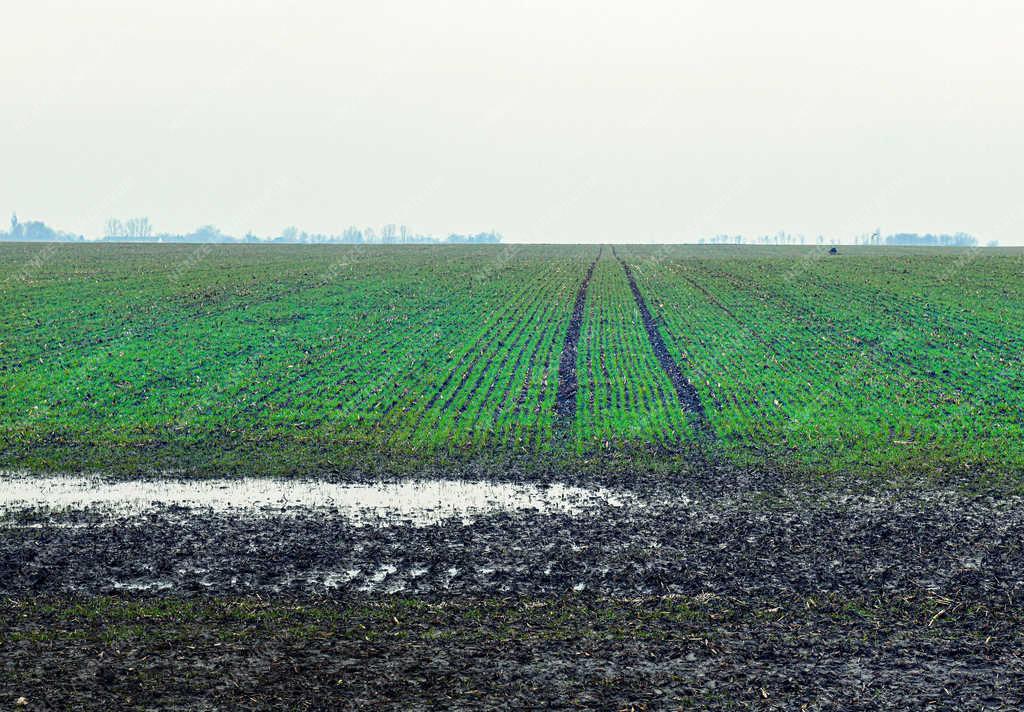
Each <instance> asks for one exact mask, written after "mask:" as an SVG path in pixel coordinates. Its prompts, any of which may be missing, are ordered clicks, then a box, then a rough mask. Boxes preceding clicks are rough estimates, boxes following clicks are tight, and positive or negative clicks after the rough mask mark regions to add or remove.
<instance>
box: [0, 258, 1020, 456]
mask: <svg viewBox="0 0 1024 712" xmlns="http://www.w3.org/2000/svg"><path fill="white" fill-rule="evenodd" d="M598 255H599V248H598V247H597V246H571V247H551V246H536V247H532V246H531V247H523V246H476V247H454V246H446V247H404V246H403V247H342V246H323V247H314V246H287V247H286V246H212V245H204V246H161V245H149V246H137V245H27V244H7V245H2V246H0V289H2V301H0V393H2V398H0V464H2V466H4V467H7V468H16V469H38V470H53V469H57V470H66V469H73V470H81V469H94V468H104V467H114V468H119V469H125V468H146V469H167V468H175V469H178V468H180V469H185V470H190V471H196V472H224V471H233V470H239V469H245V470H248V471H265V472H267V473H292V472H308V473H315V472H317V471H325V470H338V471H343V470H356V469H360V470H364V469H387V468H398V469H404V470H407V469H410V468H417V467H421V466H426V465H428V464H430V463H435V464H436V463H439V462H443V463H462V462H464V463H474V462H476V463H480V462H487V463H491V464H498V465H500V463H501V462H502V461H504V460H506V459H509V458H518V459H523V458H527V459H529V458H537V461H538V462H539V461H541V460H543V461H544V462H548V463H550V462H552V461H557V460H558V459H559V458H564V459H565V460H566V462H592V461H593V460H594V459H595V458H598V459H600V458H610V459H614V460H615V461H616V462H618V463H625V464H627V465H628V464H630V463H633V464H635V465H636V466H637V467H641V466H643V465H644V463H646V462H648V461H650V460H651V459H656V457H657V456H658V455H664V456H666V457H667V458H682V459H685V458H687V457H688V456H689V455H690V454H693V453H697V452H699V453H701V455H702V457H712V458H719V459H721V460H722V461H723V462H729V463H736V464H739V465H757V466H762V465H771V466H778V467H785V468H791V469H796V470H801V471H807V472H817V473H829V472H836V471H841V470H842V471H852V472H855V473H860V472H863V473H865V474H877V473H883V474H884V473H890V472H893V471H897V470H898V471H902V472H915V473H922V474H931V473H936V472H937V473H946V474H956V475H957V476H960V475H961V474H962V473H967V474H979V473H980V474H986V475H1014V476H1016V475H1019V474H1020V473H1021V472H1022V471H1024V448H1022V447H1021V442H1022V435H1024V362H1022V358H1024V251H1021V250H996V249H985V250H976V251H966V250H964V251H956V250H928V249H912V248H905V249H898V248H845V247H844V248H841V249H840V254H839V255H833V256H830V255H828V254H827V253H826V252H825V250H824V249H821V248H811V247H793V248H751V247H703V246H678V247H655V246H644V247H638V246H617V247H616V248H615V250H614V251H613V250H612V249H611V248H610V247H605V248H604V249H602V250H600V259H597V258H598ZM595 259H596V260H597V261H596V264H594V270H593V276H592V278H591V280H590V282H589V284H588V286H587V289H586V292H585V302H584V304H583V312H582V314H583V318H582V323H581V324H580V325H579V344H578V352H577V355H576V375H577V377H578V388H577V390H576V391H575V399H576V401H575V412H574V414H573V415H572V417H571V418H570V419H569V421H568V422H566V419H564V418H560V417H558V416H557V415H556V412H555V405H556V399H557V393H558V384H559V361H560V356H561V354H562V350H563V348H564V347H565V342H566V334H567V331H568V330H569V325H570V320H571V319H572V316H573V310H574V303H575V302H576V300H577V295H578V293H579V291H580V287H581V285H582V284H583V282H584V279H585V276H586V274H587V270H588V267H590V265H591V264H592V263H594V262H595ZM620 260H622V261H624V262H625V263H627V264H628V265H629V266H630V267H631V270H632V274H633V276H634V278H635V280H636V284H637V287H638V289H639V291H640V293H641V294H642V296H643V298H644V300H645V301H646V304H647V306H648V308H649V309H650V312H651V315H652V316H653V317H654V321H655V323H656V326H657V331H658V333H659V334H660V336H661V338H662V339H663V341H664V345H665V348H666V349H667V351H668V354H669V355H670V357H671V359H672V360H673V361H674V362H675V363H676V364H677V365H678V368H679V369H680V370H681V372H682V373H683V374H684V376H685V377H686V378H687V379H688V380H689V381H690V382H691V383H692V384H693V387H695V388H696V392H697V394H698V395H699V398H700V402H701V404H702V406H703V410H704V415H703V416H702V417H703V418H706V423H707V430H706V431H704V434H703V435H701V434H699V432H698V429H697V428H696V427H695V425H694V423H695V420H694V417H695V416H694V414H693V413H689V412H686V410H685V408H684V407H683V406H682V404H681V403H680V400H679V398H678V397H677V394H676V391H675V390H673V384H672V382H671V381H670V379H669V377H668V375H667V373H666V371H665V370H664V369H663V368H662V365H661V364H659V360H658V357H657V356H656V354H655V350H654V348H653V345H652V342H651V339H650V338H649V335H648V332H647V331H646V330H645V327H644V324H643V321H642V319H641V314H640V310H639V308H638V306H637V302H636V301H635V299H634V295H633V293H632V292H631V288H630V284H629V281H628V279H627V275H626V273H625V271H624V269H623V267H622V263H621V262H620Z"/></svg>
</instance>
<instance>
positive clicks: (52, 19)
mask: <svg viewBox="0 0 1024 712" xmlns="http://www.w3.org/2000/svg"><path fill="white" fill-rule="evenodd" d="M0 28H2V31H3V39H2V40H0V211H3V212H4V213H10V212H12V211H15V210H16V211H17V213H18V216H19V218H21V219H22V220H27V219H42V220H45V221H46V222H47V223H48V224H50V225H52V226H54V227H56V228H58V229H63V230H68V231H72V232H76V233H84V234H86V235H87V236H96V235H99V234H100V233H101V231H102V228H103V225H104V223H105V222H106V220H107V218H109V217H119V218H127V217H133V216H148V217H149V219H150V221H151V222H152V223H153V225H154V226H155V228H156V230H157V231H161V232H187V231H190V230H192V229H193V228H195V227H197V226H199V225H202V224H208V223H209V224H215V225H217V226H218V227H220V228H221V229H222V230H223V231H225V232H227V233H230V234H236V235H241V234H244V233H245V232H247V231H252V232H254V233H256V234H260V235H276V234H279V233H280V231H281V230H282V229H283V228H285V227H287V226H289V225H296V226H298V227H299V228H300V229H302V230H307V231H309V232H323V233H340V232H341V231H342V230H343V229H344V228H345V227H347V226H349V225H358V226H380V225H382V224H385V223H396V224H406V225H408V226H409V227H410V228H411V229H413V230H414V231H417V232H421V233H428V234H436V235H444V234H447V233H449V232H477V231H482V230H491V229H494V230H497V231H499V232H501V233H502V234H503V235H505V238H506V240H508V241H521V242H598V241H600V242H609V241H614V242H676V241H695V240H697V239H699V238H702V237H710V236H713V235H716V234H730V235H735V234H743V235H746V236H748V237H756V236H758V235H763V234H773V233H776V232H778V231H780V230H782V231H786V232H789V233H793V234H803V235H806V236H807V237H808V238H813V237H816V236H817V235H819V234H820V235H824V236H825V237H826V238H829V239H839V240H848V239H850V238H852V237H853V236H855V235H861V234H865V233H870V232H872V231H874V230H875V229H876V228H880V229H881V230H882V232H883V233H886V234H887V233H893V232H902V231H910V232H950V233H951V232H958V231H964V232H969V233H971V234H973V235H976V236H977V237H979V239H981V240H982V241H988V240H999V241H1000V242H1001V243H1003V244H1024V198H1022V196H1024V134H1022V127H1024V3H1019V2H1009V1H1007V2H995V1H993V2H988V1H985V0H973V1H970V2H968V1H962V2H961V1H956V2H952V1H948V0H929V1H928V2H906V1H904V0H887V1H884V2H876V1H875V0H862V1H860V2H849V3H837V2H821V0H815V1H803V0H799V1H798V0H776V1H774V2H770V3H768V2H763V1H757V2H755V1H750V2H739V1H737V0H709V1H708V2H688V1H686V0H676V1H672V0H631V1H630V2H623V1H620V2H601V1H600V0H584V1H578V0H559V2H557V3H550V2H516V1H514V0H505V1H503V2H485V1H483V0H476V1H471V0H441V1H436V2H424V1H423V0H419V1H409V2H404V1H403V2H392V1H389V0H374V1H373V2H365V1H364V2H347V1H342V2H326V1H325V2H321V1H319V0H295V1H293V2H281V1H279V2H265V1H263V0H237V1H231V2H227V1H223V0H201V1H199V0H173V1H169V0H168V1H163V0H161V1H159V2H157V1H146V0H132V1H131V2H111V1H100V0H75V1H66V2H55V1H53V0H34V1H33V2H13V1H9V2H3V3H2V4H0ZM4 223H6V220H4Z"/></svg>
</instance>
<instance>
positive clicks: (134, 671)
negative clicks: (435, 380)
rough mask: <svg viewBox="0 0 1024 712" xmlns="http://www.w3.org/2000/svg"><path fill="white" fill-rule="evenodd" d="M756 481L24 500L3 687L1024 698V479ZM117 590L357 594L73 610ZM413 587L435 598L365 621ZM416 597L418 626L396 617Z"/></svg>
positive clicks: (11, 513) (349, 700)
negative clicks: (454, 512) (359, 499)
mask: <svg viewBox="0 0 1024 712" xmlns="http://www.w3.org/2000/svg"><path fill="white" fill-rule="evenodd" d="M748 485H749V486H742V480H735V479H734V480H733V481H732V483H731V486H730V487H728V488H717V487H706V488H705V487H702V486H701V484H700V483H699V482H691V484H690V486H689V487H683V486H678V485H668V484H661V485H659V484H656V483H652V482H644V481H642V480H638V481H635V482H633V483H631V484H630V485H628V486H625V485H624V486H623V487H622V488H621V490H620V492H619V495H620V496H618V497H616V498H614V501H609V500H607V499H601V498H592V499H587V501H586V504H585V506H580V507H577V508H572V509H550V510H540V509H529V508H528V509H522V508H512V509H497V510H485V511H480V512H478V513H475V514H473V515H471V516H466V515H465V513H460V514H459V515H458V516H452V517H450V518H447V519H442V520H440V521H436V520H435V521H424V520H416V519H414V518H406V519H402V518H401V516H385V515H382V516H380V517H378V518H377V519H375V520H367V519H365V518H363V519H358V518H353V517H352V516H351V515H350V513H349V512H345V511H341V510H338V511H332V510H331V508H330V507H317V508H311V507H309V506H307V504H306V503H303V504H301V505H294V506H292V505H288V504H283V505H281V506H280V507H279V509H280V510H281V511H276V512H268V511H265V509H264V510H261V511H259V512H258V513H257V512H253V511H250V510H246V509H245V508H239V509H233V510H228V511H224V510H218V509H215V508H212V507H211V508H207V509H201V508H200V509H196V508H195V507H191V506H190V507H183V506H181V505H180V504H176V503H174V502H156V503H151V505H150V506H149V507H148V508H147V509H146V510H145V511H144V512H134V513H128V514H125V513H124V512H119V511H117V510H116V509H104V508H85V509H65V510H51V509H42V508H39V507H24V508H20V509H18V508H14V509H8V510H7V511H6V512H5V513H4V514H3V515H2V521H0V525H2V526H0V594H2V595H3V597H4V599H5V600H6V604H5V605H6V606H7V608H6V609H5V610H6V613H5V622H4V623H3V624H2V626H0V627H2V628H3V632H2V640H3V645H2V648H0V666H2V669H3V670H4V672H5V676H6V679H8V680H14V681H15V683H13V684H9V685H8V686H7V687H2V686H0V689H2V690H3V692H4V693H9V695H22V694H24V695H25V696H26V697H29V692H31V694H32V695H33V696H35V697H36V698H37V699H46V700H48V701H49V702H50V703H51V704H53V705H55V706H58V707H60V706H66V705H67V704H68V701H69V700H74V699H76V697H75V696H76V695H84V696H85V697H79V698H78V699H96V700H98V699H101V698H99V697H96V698H93V697H89V695H92V694H93V693H97V694H98V693H100V692H103V691H108V692H110V694H112V695H115V697H114V698H110V699H117V700H120V701H121V702H122V703H123V702H124V700H125V699H127V698H128V697H132V696H133V695H134V696H135V697H133V698H132V699H135V700H136V701H142V700H149V702H148V703H147V702H143V703H142V704H143V706H146V705H147V704H150V703H152V704H153V705H155V706H164V705H169V704H172V703H174V704H179V705H180V706H183V707H193V706H196V705H194V704H191V703H190V702H189V701H191V702H196V701H199V702H201V703H202V704H206V705H208V706H210V707H217V706H229V707H235V706H239V705H249V706H253V707H273V706H276V705H279V704H280V703H281V701H282V699H284V698H287V699H288V700H289V701H290V702H293V703H296V704H297V705H298V706H303V705H305V706H306V707H309V708H317V707H323V706H331V705H327V702H326V700H333V701H334V702H335V703H336V704H342V703H345V704H352V705H354V706H364V705H368V704H371V703H374V704H375V705H377V706H381V707H387V706H389V705H390V706H393V707H394V708H410V707H417V706H422V707H431V706H438V705H440V706H449V705H455V706H469V707H488V706H502V704H503V703H505V702H507V701H508V700H516V704H518V705H527V706H531V705H532V706H538V705H542V704H547V703H550V704H552V705H554V706H571V704H572V703H574V702H575V703H576V704H579V705H583V706H587V707H599V708H606V707H609V706H624V705H628V704H630V703H637V704H640V703H643V704H645V705H649V706H650V707H652V708H665V707H667V708H673V707H677V706H679V705H681V704H684V703H685V702H687V701H688V700H689V701H690V702H693V703H694V704H697V705H698V706H720V707H726V708H727V707H733V706H737V705H740V706H751V707H759V708H765V707H778V708H794V707H795V708H799V707H800V705H801V704H805V703H806V704H809V705H811V707H809V708H812V709H854V708H858V707H859V708H862V709H875V708H878V707H885V706H889V707H893V708H915V709H920V708H929V707H933V708H981V707H986V706H994V707H999V706H1004V707H1006V708H1008V709H1013V708H1016V707H1017V706H1018V705H1019V704H1020V703H1021V691H1022V690H1024V663H1022V658H1021V655H1022V654H1021V652H1020V651H1021V650H1022V649H1024V646H1022V643H1024V639H1022V636H1021V631H1022V630H1024V627H1022V626H1021V625H1020V623H1021V620H1020V617H1021V614H1020V602H1021V601H1022V600H1024V501H1022V500H1021V499H1020V498H1018V497H1012V496H996V495H972V494H968V493H965V492H962V491H958V490H952V489H937V488H924V487H922V488H919V489H914V490H908V491H876V492H864V491H856V490H854V489H844V488H830V489H823V490H821V491H816V492H813V491H809V490H807V489H805V488H790V487H788V486H786V485H785V484H784V483H781V482H779V483H775V482H773V481H772V480H771V479H767V480H764V481H750V482H749V483H748ZM108 596H112V597H114V600H117V601H127V602H129V603H131V604H132V605H135V604H136V603H137V602H139V601H142V602H146V601H179V602H180V601H185V602H189V601H191V602H197V604H198V605H214V603H211V602H224V601H236V600H243V599H244V600H253V599H256V600H259V601H261V602H264V603H266V604H267V605H270V606H272V607H277V608H279V609H281V610H294V607H295V606H307V605H311V604H310V601H314V602H316V603H315V605H316V606H320V607H323V608H325V609H326V610H332V611H335V612H337V611H347V612H346V613H345V614H344V615H343V616H342V618H343V619H344V621H343V622H338V620H337V619H332V620H333V622H332V623H331V624H330V625H328V626H327V627H326V629H325V630H322V631H320V633H317V632H316V631H317V630H319V629H318V628H317V626H318V625H321V626H322V625H326V624H322V622H317V621H319V620H320V619H317V620H314V621H313V622H310V621H308V620H304V619H301V616H300V620H298V622H296V623H295V624H294V626H292V627H288V626H285V627H282V626H280V625H278V623H276V622H275V621H274V620H272V621H270V622H266V623H262V624H260V625H259V626H256V628H255V629H248V628H247V629H246V630H247V631H248V632H247V635H248V636H250V637H247V638H244V639H238V640H236V639H235V638H233V637H232V636H233V635H234V633H233V632H232V631H234V630H235V626H236V623H237V621H235V622H232V621H233V619H231V620H227V621H225V620H222V619H221V618H216V619H214V620H210V621H208V622H207V624H205V627H204V625H203V624H202V621H201V620H200V618H196V616H195V615H193V614H192V613H190V614H188V615H183V616H181V617H180V618H174V619H172V620H167V621H161V620H156V619H154V618H153V617H152V616H148V617H147V616H146V615H142V614H139V616H138V620H136V621H135V623H136V624H137V625H136V627H131V626H128V627H127V630H129V633H126V635H127V636H128V639H127V640H126V641H122V642H117V641H110V640H107V639H106V638H105V637H104V635H105V634H104V633H103V631H104V630H106V629H107V628H108V627H109V621H104V620H102V619H100V620H93V619H90V620H88V621H83V620H78V619H75V620H71V621H68V620H67V616H68V613H67V611H69V610H72V609H74V610H80V609H82V608H83V607H85V608H88V607H89V606H90V605H94V602H95V601H98V600H106V598H104V597H108ZM40 601H44V602H45V601H51V602H52V601H56V603H50V604H47V605H44V604H41V603H39V602H40ZM402 601H413V602H415V604H416V606H421V607H420V608H414V609H413V611H412V612H411V613H408V615H405V614H399V613H398V612H393V613H394V615H391V614H390V613H389V615H387V616H378V618H374V620H373V621H369V622H367V621H363V622H362V623H360V622H359V621H360V620H361V618H360V616H364V617H365V616H371V617H372V616H373V615H376V614H375V613H372V612H371V613H366V612H365V610H371V611H375V610H379V609H380V607H384V608H387V607H389V606H390V607H392V608H394V607H395V606H399V607H400V606H402V605H404V604H401V603H400V602H402ZM490 601H499V602H500V603H499V604H496V605H495V607H493V608H487V606H488V605H491V604H487V603H486V602H490ZM636 601H643V602H644V603H635V602H636ZM673 601H688V602H690V607H691V609H692V610H689V609H688V612H687V613H686V614H685V615H678V611H676V610H675V609H673V608H672V606H673V605H674V604H673V603H672V602H673ZM72 602H77V603H75V605H74V606H73V605H72ZM126 605H127V604H126ZM224 605H227V604H224ZM422 606H426V607H427V609H424V608H422ZM481 606H483V607H484V609H485V610H483V612H482V613H481V612H480V611H479V610H477V609H478V608H479V607H481ZM581 606H582V607H583V608H584V609H586V612H585V613H583V614H575V613H574V614H573V615H568V614H565V615H563V614H562V613H559V611H563V609H566V608H567V607H568V609H571V610H572V611H575V610H577V608H578V607H581ZM637 606H638V607H637ZM716 606H717V608H716ZM552 607H554V609H555V611H556V612H555V613H554V614H550V615H549V613H550V611H551V610H552ZM662 607H668V608H667V609H666V610H667V611H668V612H666V613H664V615H661V614H659V615H654V616H651V615H647V614H648V613H649V612H650V611H651V610H652V609H653V610H655V611H657V610H660V608H662ZM471 609H472V610H471ZM610 609H614V611H616V612H617V613H616V615H617V616H618V618H617V619H616V620H617V621H618V626H617V627H615V629H614V630H611V629H609V628H608V625H610V624H609V623H608V616H609V613H608V611H609V610H610ZM403 610H404V609H403ZM424 610H427V611H428V612H427V613H424ZM360 611H364V612H362V613H361V612H360ZM460 611H461V613H460ZM510 611H525V613H522V615H520V616H519V617H517V618H515V620H513V621H509V620H507V616H508V615H510V613H509V612H510ZM673 611H675V612H673ZM438 616H440V617H442V618H443V620H442V621H440V622H439V621H438V620H437V617H438ZM573 616H576V617H575V618H574V617H573ZM405 617H408V618H409V620H410V621H411V622H412V623H414V624H415V625H413V628H412V629H401V628H400V627H399V628H398V629H392V627H391V624H390V623H389V622H388V621H390V620H392V619H395V620H398V621H402V620H403V618H405ZM613 617H614V616H613ZM275 620H276V619H275ZM552 621H554V622H552ZM359 625H363V626H364V627H363V628H359ZM292 628H294V630H292ZM384 629H386V630H387V631H389V632H388V634H387V635H383V634H380V631H381V630H384ZM55 630H66V631H71V633H74V634H71V633H68V634H67V635H58V636H57V637H56V638H54V637H53V631H55ZM401 630H404V631H405V632H404V633H401V634H400V632H401ZM538 630H539V631H541V632H540V633H539V632H538ZM133 631H134V632H133ZM289 631H290V632H289ZM545 631H546V632H545ZM321 634H322V635H321ZM218 643H220V644H221V645H219V646H218ZM189 646H193V647H189ZM101 653H102V654H103V657H102V658H101V657H99V656H100V654H101ZM104 661H106V662H104ZM104 666H107V667H104ZM108 668H109V669H111V670H114V672H112V673H109V674H108V673H106V672H102V671H103V670H104V669H108ZM97 670H98V671H99V672H96V671H97ZM90 671H93V672H90ZM184 671H188V675H187V676H183V675H184ZM140 676H142V677H143V678H144V679H141V680H140V679H139V677H140ZM173 680H180V682H178V683H174V684H172V683H171V681H173ZM257 680H259V681H262V683H265V684H267V685H270V688H269V689H268V688H264V687H260V686H258V685H256V681H257ZM337 680H344V681H346V682H345V683H344V684H339V683H337ZM175 685H177V686H175ZM16 688H17V689H16ZM762 688H763V689H762ZM19 689H20V690H23V691H22V692H18V690H19ZM243 692H244V693H245V694H244V695H243V694H242V693H243ZM314 693H316V695H320V697H308V695H313V694H314ZM117 695H120V697H118V696H117ZM147 695H148V697H147ZM274 695H283V696H284V697H283V698H282V697H274ZM323 695H328V696H327V697H323ZM40 696H42V697H41V698H40ZM11 699H12V700H13V697H12V698H11ZM125 704H127V703H125ZM198 706H202V705H201V704H200V705H198Z"/></svg>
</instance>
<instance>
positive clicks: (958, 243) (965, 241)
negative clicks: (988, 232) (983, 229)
mask: <svg viewBox="0 0 1024 712" xmlns="http://www.w3.org/2000/svg"><path fill="white" fill-rule="evenodd" d="M883 244H886V245H932V246H935V247H974V246H975V245H977V244H978V239H977V238H975V237H972V236H971V235H968V234H967V233H963V232H958V233H956V234H953V235H932V234H931V233H926V234H924V235H918V234H917V233H914V232H900V233H897V234H895V235H886V236H885V240H884V242H883Z"/></svg>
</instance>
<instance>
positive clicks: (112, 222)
mask: <svg viewBox="0 0 1024 712" xmlns="http://www.w3.org/2000/svg"><path fill="white" fill-rule="evenodd" d="M85 239H86V238H85V237H83V236H82V235H75V234H72V233H68V232H60V231H57V230H54V229H52V228H50V227H48V226H47V225H46V224H44V223H42V222H35V221H34V222H19V221H18V217H17V215H12V216H11V229H10V231H9V232H0V240H8V241H32V242H82V241H85ZM501 240H502V237H501V235H500V234H499V233H497V232H494V231H491V232H478V233H475V234H470V235H461V234H458V233H452V234H450V235H448V236H446V237H435V236H433V235H421V234H416V233H413V232H411V231H410V230H409V228H407V227H406V226H405V225H384V226H383V227H381V228H379V229H378V228H372V227H366V228H358V227H349V228H346V229H345V230H344V231H343V232H341V233H340V234H337V235H335V234H324V233H308V232H305V231H299V229H298V228H295V227H287V228H285V229H284V230H282V231H281V234H280V235H276V236H273V237H261V236H258V235H254V234H252V233H247V234H246V235H245V236H244V237H234V236H232V235H226V234H224V233H223V232H221V231H220V229H218V228H217V227H216V226H214V225H202V226H200V227H198V228H196V229H195V230H193V231H192V232H189V233H185V234H172V233H166V232H162V233H154V231H153V226H152V224H151V223H150V222H149V218H145V217H141V218H129V219H127V220H121V219H118V218H110V219H109V220H107V222H106V224H105V225H104V227H103V236H102V237H100V238H99V239H98V240H90V242H156V243H220V244H303V245H327V244H342V245H438V244H451V245H486V244H496V243H499V242H501Z"/></svg>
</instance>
